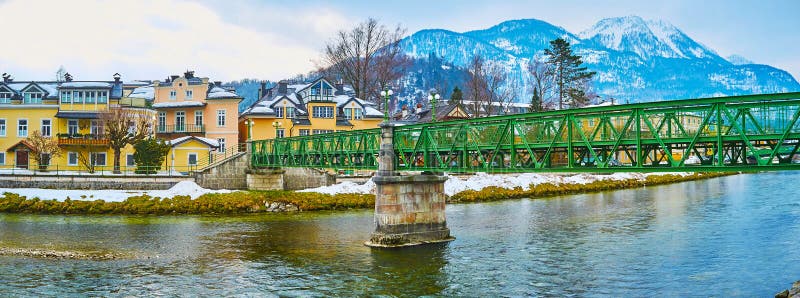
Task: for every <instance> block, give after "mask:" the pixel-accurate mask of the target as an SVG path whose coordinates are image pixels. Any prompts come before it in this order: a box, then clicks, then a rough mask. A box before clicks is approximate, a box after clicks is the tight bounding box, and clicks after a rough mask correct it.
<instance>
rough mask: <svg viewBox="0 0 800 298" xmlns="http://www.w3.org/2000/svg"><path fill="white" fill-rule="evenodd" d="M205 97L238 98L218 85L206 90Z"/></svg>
mask: <svg viewBox="0 0 800 298" xmlns="http://www.w3.org/2000/svg"><path fill="white" fill-rule="evenodd" d="M206 98H239V95H237V94H236V93H233V92H231V91H228V90H225V89H222V88H220V87H214V88H211V90H208V96H206Z"/></svg>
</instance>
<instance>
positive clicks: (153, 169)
mask: <svg viewBox="0 0 800 298" xmlns="http://www.w3.org/2000/svg"><path fill="white" fill-rule="evenodd" d="M169 148H170V145H169V144H167V143H165V142H164V141H163V140H156V139H153V138H149V139H145V140H141V141H138V142H136V143H135V144H134V145H133V149H134V150H136V152H134V153H133V160H134V162H136V174H155V173H157V172H158V170H160V169H161V165H162V164H163V163H164V158H166V157H167V153H169Z"/></svg>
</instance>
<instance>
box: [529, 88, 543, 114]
mask: <svg viewBox="0 0 800 298" xmlns="http://www.w3.org/2000/svg"><path fill="white" fill-rule="evenodd" d="M528 110H530V111H531V112H541V111H542V110H544V109H543V108H542V98H541V97H539V89H537V88H536V87H533V97H531V107H530V108H529V109H528Z"/></svg>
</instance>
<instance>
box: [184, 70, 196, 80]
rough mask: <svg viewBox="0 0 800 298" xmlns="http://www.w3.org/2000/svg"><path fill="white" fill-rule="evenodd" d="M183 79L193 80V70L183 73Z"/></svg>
mask: <svg viewBox="0 0 800 298" xmlns="http://www.w3.org/2000/svg"><path fill="white" fill-rule="evenodd" d="M183 77H184V78H187V79H191V78H194V70H187V71H186V72H184V73H183Z"/></svg>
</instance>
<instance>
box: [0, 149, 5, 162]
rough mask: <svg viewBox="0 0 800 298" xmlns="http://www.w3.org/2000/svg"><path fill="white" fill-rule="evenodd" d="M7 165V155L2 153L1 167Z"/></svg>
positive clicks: (0, 153) (0, 157) (0, 155)
mask: <svg viewBox="0 0 800 298" xmlns="http://www.w3.org/2000/svg"><path fill="white" fill-rule="evenodd" d="M4 164H6V153H5V152H0V165H4Z"/></svg>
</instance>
